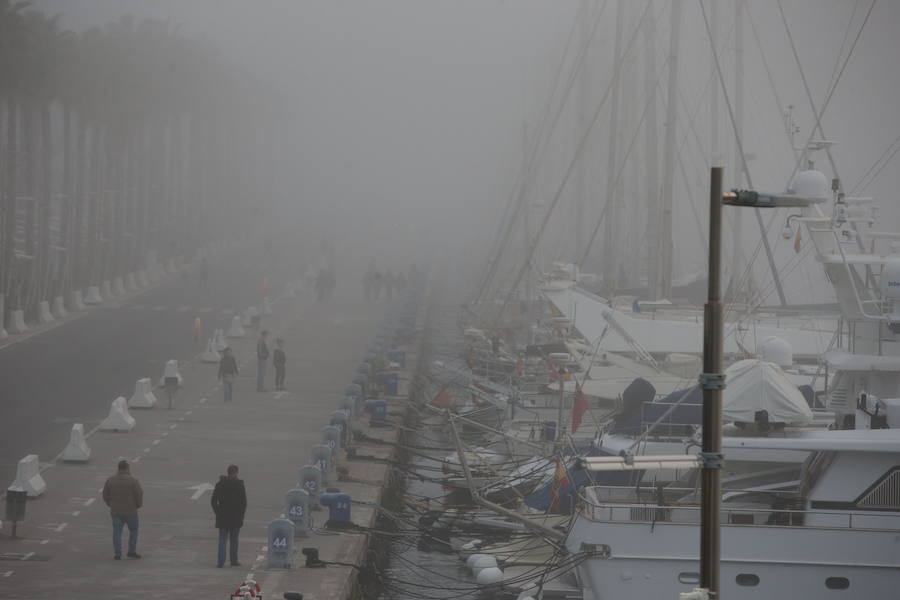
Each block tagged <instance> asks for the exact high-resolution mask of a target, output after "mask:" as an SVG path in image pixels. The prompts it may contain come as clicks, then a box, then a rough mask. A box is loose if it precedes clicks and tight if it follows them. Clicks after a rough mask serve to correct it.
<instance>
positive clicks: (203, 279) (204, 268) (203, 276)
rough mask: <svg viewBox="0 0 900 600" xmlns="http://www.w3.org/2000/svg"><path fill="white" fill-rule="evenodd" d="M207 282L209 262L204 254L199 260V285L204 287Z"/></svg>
mask: <svg viewBox="0 0 900 600" xmlns="http://www.w3.org/2000/svg"><path fill="white" fill-rule="evenodd" d="M208 282H209V262H207V260H206V257H205V256H204V257H203V258H202V259H201V260H200V285H201V286H202V287H203V288H204V289H206V285H207V283H208Z"/></svg>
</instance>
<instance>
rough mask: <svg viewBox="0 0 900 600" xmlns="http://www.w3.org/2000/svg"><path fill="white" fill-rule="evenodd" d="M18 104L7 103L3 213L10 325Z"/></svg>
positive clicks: (6, 309) (5, 319)
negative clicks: (4, 200)
mask: <svg viewBox="0 0 900 600" xmlns="http://www.w3.org/2000/svg"><path fill="white" fill-rule="evenodd" d="M17 108H18V101H17V99H16V97H15V95H14V94H10V95H9V98H8V100H7V103H6V202H5V204H4V207H3V208H4V213H3V274H2V277H3V285H2V291H3V294H4V298H5V299H6V301H5V302H4V303H3V307H4V308H3V312H4V313H5V314H3V315H2V321H0V323H7V322H8V317H9V311H10V310H12V309H13V304H12V297H13V293H12V291H13V290H12V286H13V271H14V269H15V262H16V257H15V252H16V241H15V238H16V194H17V193H18V189H17V188H16V183H17V182H16V166H17V164H18V162H19V157H18V135H17V133H18V132H17V124H18V111H17Z"/></svg>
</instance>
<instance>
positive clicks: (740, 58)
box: [713, 0, 777, 299]
mask: <svg viewBox="0 0 900 600" xmlns="http://www.w3.org/2000/svg"><path fill="white" fill-rule="evenodd" d="M713 4H715V2H713ZM743 13H744V0H735V2H734V128H735V134H736V135H738V136H741V137H742V138H743V135H744V14H743ZM745 181H746V172H745V171H744V157H743V156H741V145H739V144H735V145H734V184H733V185H734V187H737V188H742V187H743V186H744V183H745ZM742 213H743V211H741V210H732V211H731V214H732V222H731V274H730V275H731V277H730V281H731V284H730V288H731V294H730V295H731V297H732V299H735V298H736V297H738V296H739V295H740V293H741V290H740V289H739V286H740V285H741V281H740V279H741V276H742V269H743V264H742V260H741V248H742V246H743V240H742V237H743V236H742V235H741V234H742V231H743V220H742V218H741V214H742ZM776 276H777V275H776Z"/></svg>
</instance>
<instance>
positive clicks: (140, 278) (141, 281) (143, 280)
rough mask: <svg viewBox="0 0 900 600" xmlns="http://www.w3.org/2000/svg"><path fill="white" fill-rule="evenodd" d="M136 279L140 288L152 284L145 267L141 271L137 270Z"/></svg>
mask: <svg viewBox="0 0 900 600" xmlns="http://www.w3.org/2000/svg"><path fill="white" fill-rule="evenodd" d="M135 280H136V281H135V283H137V286H138V287H139V288H145V287H147V286H148V285H150V282H149V281H148V280H147V271H146V270H144V269H141V270H140V271H138V272H137V276H136V277H135Z"/></svg>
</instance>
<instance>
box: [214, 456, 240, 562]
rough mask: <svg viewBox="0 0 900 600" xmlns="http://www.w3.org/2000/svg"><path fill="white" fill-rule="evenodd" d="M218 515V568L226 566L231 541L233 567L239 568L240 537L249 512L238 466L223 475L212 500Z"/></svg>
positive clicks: (230, 468) (233, 466) (231, 467)
mask: <svg viewBox="0 0 900 600" xmlns="http://www.w3.org/2000/svg"><path fill="white" fill-rule="evenodd" d="M210 504H212V509H213V511H214V512H215V513H216V528H217V529H218V530H219V559H218V561H217V562H216V566H217V567H219V568H222V566H223V565H224V564H225V542H226V541H230V544H229V546H230V552H229V553H230V555H231V566H233V567H239V566H240V565H241V563H240V561H238V535H239V534H240V532H241V527H243V525H244V513H245V512H246V510H247V490H246V489H245V488H244V481H243V480H242V479H238V468H237V465H230V466H229V467H228V476H227V477H226V476H225V475H221V476H220V477H219V482H218V483H217V484H216V488H215V489H214V490H213V494H212V499H211V500H210Z"/></svg>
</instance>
